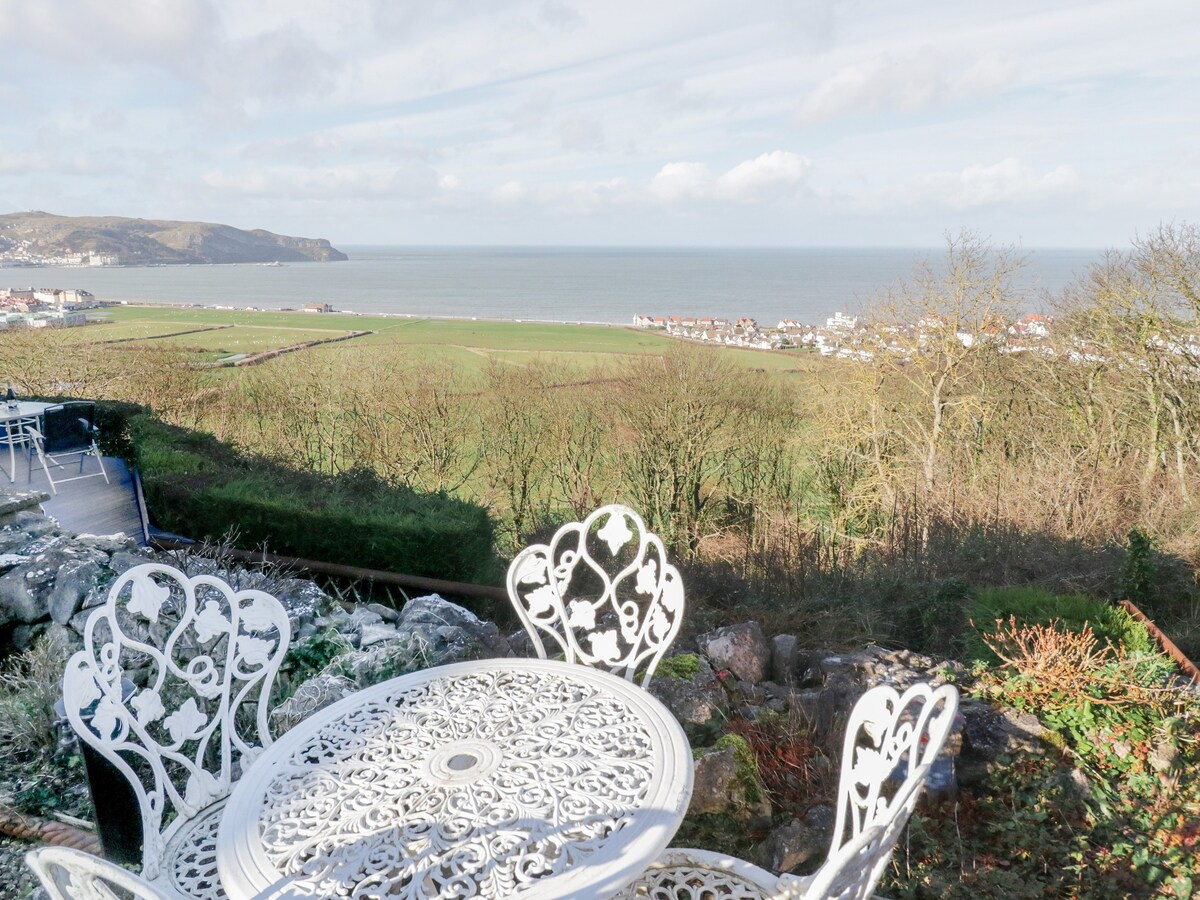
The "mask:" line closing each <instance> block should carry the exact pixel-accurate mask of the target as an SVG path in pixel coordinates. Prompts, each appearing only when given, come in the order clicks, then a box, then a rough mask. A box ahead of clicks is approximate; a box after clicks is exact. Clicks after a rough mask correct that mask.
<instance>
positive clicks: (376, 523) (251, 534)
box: [128, 414, 502, 584]
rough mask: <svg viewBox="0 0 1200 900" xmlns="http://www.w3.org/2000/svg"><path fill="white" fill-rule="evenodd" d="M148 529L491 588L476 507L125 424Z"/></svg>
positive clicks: (489, 550)
mask: <svg viewBox="0 0 1200 900" xmlns="http://www.w3.org/2000/svg"><path fill="white" fill-rule="evenodd" d="M128 428H129V435H130V438H131V443H132V446H133V450H134V459H135V462H136V464H137V466H138V468H139V470H140V471H141V476H142V488H143V491H144V493H145V497H146V504H147V506H148V507H149V508H150V511H151V515H152V518H153V519H154V521H155V523H156V524H157V525H158V526H159V527H161V528H164V529H167V530H168V531H173V532H175V533H177V534H181V535H185V536H187V537H190V538H195V539H197V540H203V539H221V538H224V537H226V536H228V535H229V534H230V532H231V530H234V531H235V532H236V537H235V538H234V543H235V544H236V545H237V546H239V547H241V548H242V549H247V550H255V549H259V548H261V547H263V546H264V545H265V546H266V548H267V549H268V550H269V551H270V552H273V553H280V554H284V555H287V556H297V557H301V558H305V559H318V560H322V561H324V562H331V563H340V564H342V565H352V566H361V567H363V568H368V569H383V570H387V571H392V572H403V573H405V574H408V575H421V576H425V577H428V578H445V579H448V580H453V581H465V582H474V583H480V584H498V583H499V581H500V577H501V574H502V567H501V563H500V562H499V560H498V559H497V557H496V555H495V552H494V550H493V532H492V522H491V519H490V518H489V517H488V514H487V511H486V510H485V509H483V507H481V506H477V505H475V504H473V503H468V502H466V501H463V500H457V499H454V498H452V497H449V496H447V495H445V494H423V493H418V492H416V491H413V490H410V489H408V488H404V487H397V486H394V485H390V484H387V483H386V482H384V481H383V480H382V479H380V478H379V476H378V475H376V474H375V472H373V471H371V470H368V469H355V470H353V471H351V472H347V473H344V474H342V475H336V476H326V475H319V474H317V473H315V472H304V471H297V470H295V469H290V468H288V467H286V466H283V465H281V464H279V463H276V462H273V461H271V460H268V459H265V458H263V457H258V456H250V455H247V454H243V453H241V452H239V451H238V450H236V449H235V448H233V447H231V446H229V445H227V444H223V443H221V442H220V441H218V440H217V439H216V438H214V437H213V436H212V435H210V434H205V433H201V432H195V431H188V430H186V429H183V428H177V427H175V426H173V425H167V424H164V423H163V422H159V421H158V420H157V419H154V418H153V417H151V416H150V415H147V414H140V415H135V416H133V417H132V418H130V419H129V420H128Z"/></svg>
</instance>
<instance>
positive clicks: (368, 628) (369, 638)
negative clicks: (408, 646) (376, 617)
mask: <svg viewBox="0 0 1200 900" xmlns="http://www.w3.org/2000/svg"><path fill="white" fill-rule="evenodd" d="M400 638H401V634H400V632H399V631H397V630H396V627H395V626H394V625H389V624H387V623H386V622H384V621H382V620H380V621H378V622H365V623H363V625H362V627H361V628H359V630H358V646H359V647H361V648H363V649H366V648H367V647H370V646H373V645H374V644H380V643H383V642H384V641H398V640H400Z"/></svg>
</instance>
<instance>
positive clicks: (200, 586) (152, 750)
mask: <svg viewBox="0 0 1200 900" xmlns="http://www.w3.org/2000/svg"><path fill="white" fill-rule="evenodd" d="M290 637H291V628H290V625H289V623H288V618H287V613H286V612H285V611H284V608H283V606H282V605H281V604H280V603H279V601H278V600H276V599H275V598H274V597H272V596H271V595H270V594H267V593H264V592H263V591H257V590H242V591H236V592H235V591H234V590H233V589H232V588H230V586H229V585H228V584H226V583H225V582H224V581H222V580H220V579H219V578H215V577H212V576H208V575H198V576H194V577H188V576H186V575H185V574H184V573H182V572H180V571H179V570H177V569H174V568H171V567H170V566H164V565H158V564H154V563H151V564H147V565H141V566H136V567H135V568H132V569H130V570H129V571H127V572H125V573H124V574H123V575H121V577H120V578H118V579H117V580H116V582H114V584H113V586H112V588H111V589H110V591H109V594H108V598H107V600H106V602H105V603H104V605H103V606H100V607H98V608H97V609H96V611H95V612H94V613H93V614H92V615H91V617H90V618H89V619H88V622H87V625H86V627H85V629H84V649H82V650H80V651H79V652H78V653H76V654H75V655H74V656H72V657H71V659H70V661H69V662H68V664H67V669H66V673H65V674H64V676H63V699H64V702H65V705H66V711H67V718H68V720H69V721H70V723H71V726H72V727H73V728H74V729H75V731H76V732H77V733H78V734H79V735H80V737H81V738H83V739H84V740H86V741H87V742H88V743H89V744H91V745H92V746H93V747H94V748H96V750H98V751H99V752H100V753H101V754H102V755H103V756H104V757H105V758H106V759H108V760H109V762H111V763H112V764H113V765H114V766H116V767H117V768H118V769H119V770H120V771H121V772H122V774H123V775H124V776H125V777H126V778H127V779H128V780H129V782H130V784H131V785H132V787H133V789H134V793H135V795H136V796H137V798H138V801H139V804H140V806H141V816H142V826H143V840H144V848H143V861H144V868H143V874H144V875H145V876H146V877H147V878H150V879H152V880H153V879H154V878H156V877H157V876H158V870H159V863H160V860H161V859H162V856H163V851H164V849H165V847H166V845H167V844H168V843H169V841H170V839H171V836H172V835H173V834H174V833H175V831H176V830H178V828H179V827H180V826H182V825H183V824H184V823H185V822H186V821H187V820H189V819H191V818H192V817H193V816H195V815H196V813H197V812H199V811H200V810H202V809H203V808H204V807H206V806H208V805H209V804H211V803H213V802H215V801H217V800H220V799H222V798H224V797H225V796H227V795H228V794H229V791H230V788H231V785H232V783H233V781H234V780H235V778H236V777H239V776H240V774H241V772H243V771H245V769H246V768H247V767H248V766H249V765H250V764H251V763H252V762H253V761H254V759H255V758H256V756H257V755H258V753H259V752H260V751H261V749H262V748H263V747H265V746H267V745H269V744H270V743H271V733H270V731H269V728H268V725H267V720H268V714H269V712H270V710H269V702H270V693H271V688H272V686H273V684H274V679H275V674H276V672H277V671H278V669H279V666H280V663H281V662H282V661H283V656H284V653H285V652H286V651H287V646H288V642H289V639H290ZM168 811H171V812H173V816H171V817H168V816H167V813H168Z"/></svg>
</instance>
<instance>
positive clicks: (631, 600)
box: [508, 504, 683, 687]
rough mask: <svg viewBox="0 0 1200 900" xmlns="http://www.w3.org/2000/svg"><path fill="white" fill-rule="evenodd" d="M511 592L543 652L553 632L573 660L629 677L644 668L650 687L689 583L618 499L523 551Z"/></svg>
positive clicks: (554, 643)
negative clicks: (620, 504)
mask: <svg viewBox="0 0 1200 900" xmlns="http://www.w3.org/2000/svg"><path fill="white" fill-rule="evenodd" d="M508 595H509V598H510V599H511V600H512V603H513V606H514V607H516V610H517V615H519V616H520V617H521V622H522V624H523V625H524V626H525V630H526V631H527V632H529V636H530V637H531V638H532V639H533V645H534V649H535V650H536V651H537V654H538V656H539V657H541V658H542V659H545V658H546V656H547V649H546V643H545V641H544V640H543V637H549V638H550V640H551V641H552V644H551V646H552V647H553V646H556V647H557V648H558V650H560V651H561V652H562V653H563V655H564V656H565V657H566V660H567V662H578V663H582V664H584V665H590V666H601V667H604V668H607V669H608V670H609V671H610V672H613V673H614V674H618V675H621V676H623V677H624V678H626V679H627V680H629V681H633V680H634V677H635V675H636V673H637V672H638V671H642V670H643V667H644V672H645V674H644V676H643V678H642V686H643V687H645V686H646V685H647V684H649V682H650V676H651V675H652V674H653V673H654V669H655V668H656V667H657V666H658V663H659V661H660V660H661V659H662V657H663V655H664V654H665V653H666V652H667V649H668V648H669V647H670V645H671V642H672V641H673V640H674V639H675V635H676V634H677V633H678V632H679V627H680V625H681V624H682V622H683V583H682V582H681V581H680V578H679V572H678V571H677V570H676V569H675V567H674V566H672V565H670V564H669V563H668V562H667V554H666V550H665V549H664V548H663V543H662V541H661V540H659V538H658V537H657V536H656V535H654V534H652V533H651V532H649V531H647V530H646V524H645V523H644V522H643V521H642V519H641V517H640V516H639V515H638V514H637V513H636V512H634V511H633V510H632V509H630V508H629V507H627V506H619V505H615V504H614V505H610V506H602V507H601V508H600V509H598V510H596V511H595V512H593V513H592V514H591V515H589V516H588V517H587V518H586V519H584V520H583V521H582V522H571V523H569V524H567V525H564V526H563V527H562V528H560V529H559V530H558V531H557V532H556V533H555V535H554V537H553V538H552V539H551V540H550V543H549V544H533V545H531V546H529V547H526V548H525V549H524V550H522V551H521V552H520V553H518V554H517V557H516V558H515V559H514V560H513V561H512V564H511V565H510V566H509V567H508Z"/></svg>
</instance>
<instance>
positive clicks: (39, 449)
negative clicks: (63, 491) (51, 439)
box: [29, 441, 58, 494]
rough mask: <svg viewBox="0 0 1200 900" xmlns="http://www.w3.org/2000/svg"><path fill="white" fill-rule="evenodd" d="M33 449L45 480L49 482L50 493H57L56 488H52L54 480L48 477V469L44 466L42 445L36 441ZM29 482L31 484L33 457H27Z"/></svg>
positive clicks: (44, 459)
mask: <svg viewBox="0 0 1200 900" xmlns="http://www.w3.org/2000/svg"><path fill="white" fill-rule="evenodd" d="M33 449H34V450H35V451H36V452H37V458H38V462H40V463H41V464H42V471H43V472H45V473H46V480H47V481H48V482H50V492H51V493H53V494H57V493H58V488H57V487H55V486H54V479H53V478H51V477H50V467H49V466H47V465H46V454H44V453H42V445H41V444H40V443H38V442H37V441H34V442H33ZM29 482H30V483H31V484H32V483H33V456H32V454H31V455H30V457H29Z"/></svg>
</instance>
